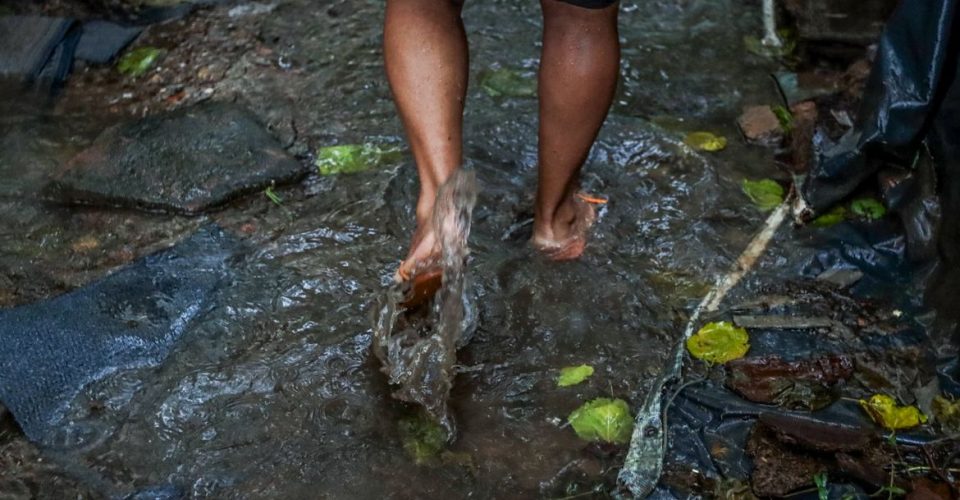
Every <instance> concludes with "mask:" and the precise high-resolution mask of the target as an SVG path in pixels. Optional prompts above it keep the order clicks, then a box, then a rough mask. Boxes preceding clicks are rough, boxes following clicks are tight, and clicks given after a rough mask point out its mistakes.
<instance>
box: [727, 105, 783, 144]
mask: <svg viewBox="0 0 960 500" xmlns="http://www.w3.org/2000/svg"><path fill="white" fill-rule="evenodd" d="M737 125H738V126H739V127H740V131H741V132H742V133H743V136H744V137H745V138H746V139H747V142H749V143H751V144H761V145H765V146H775V145H777V144H779V143H780V141H781V140H782V139H783V128H782V127H781V126H780V120H779V119H778V118H777V115H776V114H774V112H773V110H772V109H770V106H748V107H746V108H744V110H743V114H742V115H740V118H739V119H737Z"/></svg>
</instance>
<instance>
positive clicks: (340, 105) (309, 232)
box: [0, 0, 775, 498]
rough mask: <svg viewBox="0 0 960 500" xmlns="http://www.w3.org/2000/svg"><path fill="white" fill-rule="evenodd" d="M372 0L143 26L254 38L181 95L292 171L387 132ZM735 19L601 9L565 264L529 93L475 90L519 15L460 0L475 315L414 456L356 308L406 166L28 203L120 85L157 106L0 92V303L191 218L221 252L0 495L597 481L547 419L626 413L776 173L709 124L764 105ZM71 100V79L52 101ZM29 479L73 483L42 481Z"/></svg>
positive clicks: (562, 431) (356, 492) (526, 36)
mask: <svg viewBox="0 0 960 500" xmlns="http://www.w3.org/2000/svg"><path fill="white" fill-rule="evenodd" d="M381 4H382V2H374V1H349V2H329V3H325V4H323V5H317V4H315V3H312V2H305V1H289V2H280V3H279V5H278V6H277V7H276V8H275V9H274V10H273V11H271V12H269V13H268V14H261V15H258V16H255V17H253V18H244V19H241V20H233V19H232V18H229V17H228V15H227V13H226V12H227V8H226V7H220V8H216V9H212V10H202V11H199V12H197V13H195V14H193V16H194V17H192V18H188V19H186V20H183V21H175V22H173V24H167V25H162V26H157V27H154V28H151V30H154V31H155V32H161V33H162V32H164V30H166V31H169V30H172V29H175V28H176V26H178V24H177V23H181V24H185V25H190V23H194V24H195V23H197V22H201V21H202V22H204V23H208V24H210V25H213V26H218V27H223V26H227V25H229V24H230V23H236V24H238V25H242V27H243V30H241V31H242V32H243V33H247V32H248V31H250V30H251V29H252V30H253V31H255V32H257V33H259V36H258V37H255V38H256V41H251V42H250V43H251V44H259V46H257V47H253V48H250V49H249V50H246V51H235V52H231V53H229V54H226V55H224V57H225V58H226V59H227V64H225V66H227V67H226V68H225V69H223V71H221V72H220V73H219V74H220V77H221V79H220V80H218V81H211V82H205V83H204V85H207V84H209V88H210V89H212V90H211V91H210V92H198V93H196V94H191V95H204V96H207V97H208V98H210V99H213V100H225V101H235V102H237V103H240V104H241V105H243V106H245V107H247V108H248V109H250V111H252V112H253V114H254V115H256V117H257V118H258V119H259V120H260V121H261V122H262V123H263V124H264V125H265V126H266V127H267V129H268V130H270V131H271V132H272V133H273V134H274V135H275V136H276V138H277V139H278V140H279V141H280V144H282V145H283V146H284V147H285V148H286V149H287V150H288V152H290V153H292V154H294V155H296V156H297V157H298V159H299V161H301V162H302V163H303V164H304V165H305V166H310V164H311V163H312V160H313V159H314V156H313V155H314V154H315V152H316V151H317V149H318V148H321V147H324V146H330V145H334V144H349V143H358V142H372V143H378V144H389V145H400V144H402V136H401V132H400V128H399V123H398V120H397V119H396V117H395V115H394V111H393V106H392V103H391V101H390V99H389V90H388V88H387V85H386V81H385V78H384V76H383V72H382V67H381V61H380V57H381V53H380V35H379V23H380V17H381V15H382V12H381V10H382V5H381ZM754 7H755V6H753V5H745V4H743V3H740V2H733V1H723V0H690V1H682V2H636V3H634V2H623V3H622V7H621V8H622V17H621V26H622V30H621V37H622V41H623V46H624V51H623V52H624V53H623V65H622V83H621V87H620V90H619V93H618V97H617V100H616V102H615V105H614V108H613V111H612V113H611V115H610V117H609V119H608V120H607V123H606V125H605V126H604V129H603V131H602V132H601V135H600V138H599V139H598V142H597V144H596V147H595V148H594V150H593V152H592V153H591V155H590V158H589V161H588V165H587V167H586V169H585V170H584V176H583V185H584V186H583V187H584V190H585V191H587V192H590V193H596V194H598V195H602V196H603V197H605V198H608V199H609V203H608V204H606V205H605V206H604V207H603V208H602V209H601V210H600V213H599V221H598V223H597V224H596V226H595V227H594V229H593V230H592V235H591V238H592V239H591V242H590V244H589V245H588V247H587V251H586V255H585V256H584V258H582V259H581V260H579V261H576V262H569V263H553V262H547V261H545V260H543V259H542V258H540V257H538V256H537V255H536V254H535V253H534V252H532V250H531V249H530V248H529V246H528V243H527V240H528V239H529V237H530V227H531V218H532V198H533V192H534V188H535V182H536V165H535V158H536V144H535V138H536V100H535V99H531V98H522V97H517V98H510V97H491V96H489V95H487V94H486V93H484V92H483V91H482V90H481V89H480V87H479V86H478V85H476V84H475V80H476V77H478V75H480V74H481V73H482V72H483V71H489V70H496V69H498V68H502V67H509V68H513V69H517V70H519V71H521V73H522V74H523V72H528V73H530V74H531V75H532V72H533V71H534V70H535V68H536V64H537V57H538V47H539V41H538V39H539V32H540V21H539V8H538V7H537V5H536V3H535V2H513V1H509V2H508V1H500V2H473V3H470V2H468V4H467V7H466V8H465V13H464V18H465V22H466V24H467V29H468V33H469V35H470V38H471V42H472V46H471V50H472V53H471V56H472V58H471V63H472V65H473V66H472V70H471V78H472V80H471V89H470V91H469V94H468V103H467V112H466V117H465V146H466V147H465V151H466V164H467V168H470V169H472V170H474V172H475V174H476V178H477V182H478V184H479V194H478V199H477V205H476V208H475V210H474V213H473V231H472V233H471V237H470V247H471V255H470V257H469V260H468V266H467V269H468V271H467V272H468V273H469V274H470V277H471V279H470V283H471V284H470V288H471V289H470V291H469V292H470V293H472V294H474V295H475V296H476V304H477V311H476V315H477V324H476V331H475V332H474V334H473V336H472V339H471V341H470V343H469V344H467V345H465V346H464V347H462V348H461V349H460V351H459V353H458V361H457V368H458V375H457V377H456V379H455V383H454V386H453V388H452V390H451V397H450V401H449V402H450V411H451V413H452V414H453V417H454V418H455V420H456V428H457V435H456V440H455V441H454V442H453V443H451V444H449V445H445V446H443V447H442V448H443V449H442V450H441V449H438V450H435V452H433V453H427V454H418V453H416V451H417V450H419V448H417V444H416V443H411V442H410V440H411V438H410V433H409V426H408V425H405V424H403V423H404V422H410V421H411V419H416V418H418V417H417V412H418V410H417V409H416V408H415V407H412V406H407V405H405V404H403V403H400V402H397V401H395V400H393V399H392V398H391V397H390V394H391V392H392V388H391V387H389V386H388V384H387V382H386V378H385V376H384V375H383V374H382V373H381V372H380V367H379V365H378V363H377V361H376V360H375V359H374V357H373V356H372V354H371V341H372V331H373V330H372V320H371V318H372V316H373V314H374V309H375V306H376V299H377V296H378V294H380V293H381V292H382V291H383V290H384V288H385V287H386V286H388V285H389V284H390V282H391V279H392V276H393V273H394V271H395V269H396V266H397V264H398V262H399V259H400V258H401V256H402V255H403V254H404V252H405V250H406V245H407V243H408V238H409V234H411V232H412V230H413V227H412V224H413V208H414V203H415V195H416V192H417V181H416V176H415V174H414V172H415V170H414V167H413V165H412V163H411V159H410V157H409V154H407V153H404V154H403V156H402V158H401V159H399V160H397V161H387V162H384V163H383V164H381V165H379V166H377V167H376V168H373V169H371V170H368V171H365V172H359V173H355V174H343V175H333V176H321V175H318V174H317V173H311V174H310V175H309V176H307V177H306V178H305V179H303V180H302V181H298V182H294V183H291V184H286V185H278V186H275V187H273V188H271V194H274V195H275V197H276V200H271V199H270V198H268V197H267V196H265V195H262V194H261V193H255V194H253V195H250V196H247V197H245V198H243V199H240V200H236V201H233V202H231V203H230V204H228V205H227V206H226V207H225V208H222V209H221V210H218V211H216V212H213V213H211V214H208V215H202V216H198V217H187V216H181V215H165V214H159V213H146V212H139V211H136V210H130V209H120V208H97V207H68V206H64V205H61V204H58V203H56V202H55V201H51V200H49V199H46V198H44V197H43V196H42V191H43V188H44V186H45V185H46V183H47V181H48V179H49V178H50V176H51V175H52V174H53V173H54V172H56V171H57V169H58V168H59V167H60V166H61V165H63V164H64V163H66V162H67V161H69V160H70V158H72V157H73V156H74V155H75V154H77V153H78V152H79V151H81V150H83V149H84V148H86V147H88V146H89V145H90V144H91V143H93V141H94V139H95V138H96V137H97V135H98V134H99V133H100V132H101V131H102V130H104V129H106V128H108V127H110V126H113V125H115V124H116V123H118V122H119V121H121V120H123V119H127V118H130V116H129V115H130V114H131V113H124V112H123V99H124V97H123V95H124V94H125V93H127V92H130V93H132V94H133V96H132V97H130V99H131V101H135V102H136V112H137V113H140V114H142V113H144V112H151V113H152V112H156V111H159V110H161V109H164V106H173V105H174V104H176V102H177V101H171V100H170V99H167V98H166V96H163V97H162V98H161V99H160V100H159V101H158V103H159V104H157V105H155V106H153V107H152V108H149V107H147V108H144V107H143V106H142V104H143V102H145V100H149V98H150V97H149V96H143V95H139V94H137V90H136V88H137V84H136V83H133V84H131V83H130V82H122V81H114V80H115V79H116V78H114V80H111V79H110V78H106V79H104V80H96V78H97V74H99V75H100V76H103V75H104V74H106V72H107V71H109V69H97V68H89V69H88V70H85V71H86V73H79V74H76V75H74V77H73V79H74V81H75V82H76V83H74V85H83V83H84V82H87V81H92V80H96V81H106V82H107V83H106V84H104V85H101V86H100V87H99V88H96V89H95V88H93V87H87V88H85V91H86V92H89V95H86V96H85V99H87V100H88V101H96V100H98V99H99V100H100V101H101V102H102V104H103V106H101V107H87V108H85V109H83V110H77V109H75V108H73V107H71V106H69V105H64V104H63V103H59V104H57V103H56V102H54V103H53V104H52V105H51V103H50V102H49V101H47V100H46V99H44V98H41V97H38V96H33V97H29V96H26V95H24V94H21V93H20V92H19V91H9V92H8V91H4V92H3V93H2V94H0V95H2V96H3V97H0V130H2V137H0V178H2V179H3V182H2V183H0V306H3V307H15V306H19V305H24V304H30V303H34V302H38V301H41V300H45V299H49V298H51V297H54V296H57V295H60V294H62V293H64V292H67V291H70V290H74V289H78V288H79V287H82V286H84V285H87V284H89V283H91V282H93V281H95V280H96V279H99V278H101V277H103V276H105V275H107V274H110V273H113V272H117V270H118V269H120V268H122V267H123V266H125V265H127V264H129V263H131V262H133V261H135V260H136V259H138V258H140V257H143V256H145V255H148V254H150V253H152V252H155V251H157V250H160V249H163V248H166V247H168V246H170V245H171V244H174V243H175V242H177V241H181V240H183V239H185V238H187V237H188V236H189V235H191V234H193V233H195V232H196V231H197V230H200V229H201V228H202V227H204V226H207V225H208V224H210V223H215V224H217V225H219V226H220V227H222V228H224V230H225V231H226V232H227V233H229V234H231V235H233V236H235V237H237V238H239V239H241V240H242V243H243V250H242V252H241V253H240V255H239V257H238V258H237V259H235V260H234V261H233V262H232V264H231V266H232V271H231V275H230V276H231V280H230V282H229V283H227V284H226V285H224V286H223V287H222V289H221V290H220V292H219V295H218V296H217V298H216V301H215V304H214V305H213V307H211V308H210V309H209V310H208V311H206V312H204V314H202V315H200V316H199V317H197V318H195V319H193V320H192V321H191V323H190V324H189V325H188V327H187V328H186V330H185V333H184V334H183V336H182V337H181V338H180V339H179V341H178V342H177V343H176V345H175V347H174V349H173V350H172V351H171V352H170V353H169V355H168V356H166V358H165V359H163V360H162V362H157V363H151V364H147V365H145V366H138V367H131V368H129V369H125V370H121V371H119V372H116V373H113V374H111V375H109V376H106V377H103V378H100V379H98V380H97V381H95V382H94V383H92V384H89V385H87V386H86V387H84V388H83V390H82V391H81V392H80V393H79V394H77V395H76V396H75V397H74V398H73V399H72V401H71V402H70V403H69V405H68V406H67V407H66V408H64V409H63V412H62V415H61V417H60V420H59V421H58V422H57V424H58V425H59V426H60V427H61V432H60V433H58V435H57V436H56V439H52V440H50V441H48V442H41V443H40V444H39V446H40V450H41V451H40V453H41V454H45V456H47V457H48V460H53V463H55V464H58V467H55V468H54V469H53V470H52V471H51V470H50V469H49V468H48V467H43V468H40V467H38V468H36V469H35V470H34V473H35V474H36V476H35V477H32V478H31V477H29V476H30V470H28V469H26V468H24V469H23V471H22V472H21V475H20V476H17V477H14V478H12V479H7V481H11V484H14V483H16V484H19V485H21V486H23V488H24V491H26V492H27V496H29V494H30V492H31V491H32V492H33V493H34V494H36V493H37V492H38V491H39V492H41V493H46V494H49V495H53V496H60V495H63V494H67V493H71V492H72V493H77V492H78V491H88V489H89V491H92V492H94V493H93V495H95V496H96V495H108V496H109V495H125V494H127V493H130V492H135V491H148V492H153V493H154V494H156V495H158V496H161V497H162V496H163V495H169V496H171V497H175V496H176V495H187V496H190V497H196V498H224V497H227V498H233V497H240V498H262V497H285V498H308V497H309V498H316V497H322V498H374V497H389V498H426V497H430V498H461V497H480V498H491V497H500V498H503V497H510V498H540V497H564V496H569V495H576V494H584V493H589V492H590V491H592V490H593V489H594V488H597V491H609V489H610V487H611V486H612V480H613V478H614V477H615V474H616V469H617V468H618V467H619V466H620V464H621V461H622V455H623V452H624V451H625V450H623V449H618V448H612V449H611V448H604V447H598V446H596V445H590V444H588V443H585V442H583V441H581V440H579V439H578V438H577V436H576V435H575V433H574V432H573V431H572V430H571V429H570V428H569V426H567V425H565V422H566V418H567V416H568V415H569V414H570V412H571V411H573V410H574V409H576V408H577V407H579V406H580V405H581V404H582V403H584V402H586V401H588V400H590V399H593V398H596V397H613V398H621V399H624V400H626V401H627V402H629V403H630V404H631V406H633V407H635V405H636V404H638V403H639V401H641V400H642V398H643V396H644V394H645V392H646V389H647V388H648V387H649V385H650V383H651V382H652V380H653V378H654V377H655V376H656V375H657V374H658V373H659V371H660V369H661V367H662V365H663V362H664V360H665V359H666V357H667V354H668V351H669V350H670V348H671V347H672V346H673V343H674V341H675V339H676V337H677V335H678V334H679V332H680V330H681V325H682V323H683V320H684V319H685V315H686V314H687V312H688V311H689V310H690V308H691V307H692V306H693V305H695V304H696V302H697V301H698V300H699V299H700V297H701V296H702V295H703V294H704V293H705V292H706V290H707V288H708V287H709V285H710V284H711V283H712V280H713V276H714V275H716V274H717V273H719V272H721V271H722V270H725V269H726V268H727V267H728V266H729V264H730V262H731V261H732V259H734V258H736V255H737V254H738V253H739V252H740V250H741V248H742V246H743V245H744V244H745V242H746V241H747V240H749V237H750V235H751V234H752V233H753V232H754V231H755V230H756V228H757V227H758V226H759V224H760V223H761V221H762V219H763V217H764V215H763V214H762V213H760V212H758V211H757V210H755V209H754V208H753V207H751V206H750V205H749V204H748V203H747V201H746V198H745V197H744V196H743V194H741V192H740V189H739V184H740V181H741V180H742V179H743V178H744V177H757V176H764V177H769V176H773V175H775V170H774V168H773V165H772V159H771V158H770V155H769V153H768V152H766V151H764V150H758V149H752V148H747V147H746V146H743V145H741V144H739V141H737V140H736V129H735V125H734V118H735V117H736V115H737V114H738V113H739V110H740V106H742V105H744V104H756V103H766V102H773V101H774V99H775V94H774V93H773V89H772V87H771V86H770V84H769V80H768V79H767V78H766V76H765V75H766V72H767V71H768V70H769V65H770V63H769V62H768V61H764V60H762V59H759V58H752V57H751V56H745V53H744V50H743V47H742V43H743V42H742V38H743V36H744V35H745V34H753V33H755V32H756V31H757V30H759V25H760V21H759V16H758V15H757V14H756V10H757V9H755V8H754ZM198 19H200V20H201V21H198ZM251 26H252V27H253V28H251ZM227 31H229V30H227ZM218 33H219V31H218ZM145 36H147V37H149V36H151V33H149V32H148V33H147V34H146V35H145ZM191 36H193V37H194V38H189V37H188V38H187V39H185V40H183V41H182V44H184V45H185V46H188V45H190V44H193V45H200V44H202V40H203V39H202V38H199V39H198V38H195V37H197V36H202V33H201V35H197V34H196V32H191ZM177 63H178V62H177V61H175V60H167V61H166V62H162V63H161V64H165V65H170V66H174V65H176V64H177ZM223 63H224V62H223V61H218V64H221V65H224V64H223ZM97 72H100V73H97ZM95 73H97V74H95ZM111 78H113V77H111ZM110 82H113V83H110ZM128 87H132V90H131V89H129V88H128ZM80 88H81V89H84V88H83V87H80ZM77 92H78V90H77V88H76V87H71V83H68V84H67V88H66V89H64V91H63V93H62V95H61V99H62V98H68V97H69V96H71V94H72V93H77ZM164 92H166V91H164ZM118 99H119V100H118ZM171 103H172V104H171ZM118 109H119V112H118ZM665 117H666V118H669V120H665ZM667 122H669V125H664V123H667ZM658 123H659V124H658ZM694 130H712V131H714V132H716V133H719V134H722V135H726V136H728V137H730V138H731V141H730V145H729V146H728V149H727V150H725V151H724V152H722V153H716V154H709V153H698V152H695V151H693V150H692V149H690V148H689V147H687V146H685V145H684V144H683V142H682V137H683V135H684V133H685V132H689V131H694ZM311 169H312V167H311ZM118 300H121V298H119V297H118ZM580 364H588V365H591V366H592V367H594V368H595V370H596V373H595V374H594V375H593V376H592V377H590V378H589V379H588V380H587V381H586V382H584V383H583V384H580V385H576V386H572V387H566V388H559V387H557V384H556V377H557V375H558V373H559V370H560V369H561V368H562V367H566V366H573V365H580ZM74 431H75V432H74ZM14 439H22V438H14ZM18 446H19V445H18ZM412 449H413V451H411V450H412ZM50 476H56V477H66V478H69V480H70V481H75V482H76V486H70V485H69V484H67V485H64V484H63V483H62V482H59V481H54V482H44V481H43V478H46V477H50ZM40 483H44V484H40ZM51 489H52V490H51ZM84 494H86V493H84Z"/></svg>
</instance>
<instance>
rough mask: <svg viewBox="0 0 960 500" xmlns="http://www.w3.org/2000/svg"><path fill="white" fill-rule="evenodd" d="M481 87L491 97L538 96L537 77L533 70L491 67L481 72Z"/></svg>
mask: <svg viewBox="0 0 960 500" xmlns="http://www.w3.org/2000/svg"><path fill="white" fill-rule="evenodd" d="M480 88H481V89H483V91H484V92H486V94H487V95H489V96H490V97H536V96H537V79H536V77H535V73H534V72H532V71H523V70H517V69H511V68H497V69H490V70H487V71H485V72H483V73H482V74H481V76H480Z"/></svg>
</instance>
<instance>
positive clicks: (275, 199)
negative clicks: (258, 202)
mask: <svg viewBox="0 0 960 500" xmlns="http://www.w3.org/2000/svg"><path fill="white" fill-rule="evenodd" d="M263 194H265V195H266V196H267V198H269V199H270V201H272V202H273V203H274V204H276V205H277V206H278V207H279V206H280V205H282V204H283V198H280V195H278V194H277V193H275V192H274V191H273V186H270V187H268V188H267V189H264V190H263Z"/></svg>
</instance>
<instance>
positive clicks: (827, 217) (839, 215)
mask: <svg viewBox="0 0 960 500" xmlns="http://www.w3.org/2000/svg"><path fill="white" fill-rule="evenodd" d="M846 217H847V209H845V208H843V207H841V206H839V205H837V206H835V207H833V208H831V209H830V211H829V212H826V213H824V214H823V215H821V216H819V217H817V218H816V219H813V222H812V223H811V224H813V225H814V226H816V227H830V226H835V225H837V224H839V223H841V222H843V219H845V218H846Z"/></svg>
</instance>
